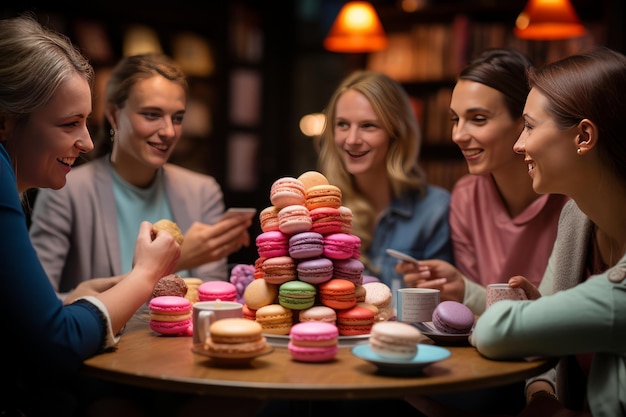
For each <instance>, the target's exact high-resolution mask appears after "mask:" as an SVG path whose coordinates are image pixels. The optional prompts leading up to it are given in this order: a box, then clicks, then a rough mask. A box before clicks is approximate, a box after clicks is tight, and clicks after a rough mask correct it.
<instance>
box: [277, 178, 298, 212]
mask: <svg viewBox="0 0 626 417" xmlns="http://www.w3.org/2000/svg"><path fill="white" fill-rule="evenodd" d="M270 201H271V202H272V204H273V205H274V206H276V207H277V208H278V209H279V210H280V209H282V208H283V207H287V206H291V205H294V204H299V205H304V202H305V190H304V184H303V183H302V181H300V180H299V179H297V178H293V177H282V178H279V179H277V180H276V181H274V183H273V184H272V186H271V188H270Z"/></svg>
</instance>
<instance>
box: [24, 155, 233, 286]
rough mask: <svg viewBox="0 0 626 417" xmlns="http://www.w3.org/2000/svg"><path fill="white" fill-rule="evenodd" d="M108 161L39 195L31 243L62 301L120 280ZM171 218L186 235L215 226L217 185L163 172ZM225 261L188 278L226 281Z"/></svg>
mask: <svg viewBox="0 0 626 417" xmlns="http://www.w3.org/2000/svg"><path fill="white" fill-rule="evenodd" d="M108 158H109V156H108V155H107V156H105V157H102V158H98V159H95V160H93V161H91V162H89V163H86V164H83V165H81V166H79V167H76V168H75V169H73V170H72V171H71V172H70V173H69V174H68V176H67V184H66V185H65V187H63V188H61V189H59V190H50V189H42V190H40V191H39V194H38V195H37V198H36V200H35V203H34V208H33V212H32V218H31V220H32V224H31V227H30V237H31V240H32V242H33V245H34V247H35V249H36V250H37V254H38V256H39V259H40V260H41V263H42V265H43V267H44V269H45V270H46V273H47V274H48V277H49V279H50V282H51V283H52V285H53V287H54V288H55V290H56V291H57V293H59V295H60V296H61V297H64V294H65V293H67V292H69V291H70V290H72V289H73V288H75V287H76V285H78V284H79V283H80V282H81V281H84V280H87V279H91V278H97V277H110V276H114V275H120V274H121V273H122V271H121V257H120V247H119V235H118V226H117V212H116V207H115V198H114V196H113V177H112V173H111V169H112V167H111V165H110V163H109V160H108ZM163 169H164V179H165V190H166V193H167V196H168V199H169V202H170V206H171V209H172V214H173V216H174V218H173V219H172V220H173V221H175V222H176V223H177V224H178V226H179V227H180V229H181V230H182V231H183V233H185V232H186V231H187V229H189V227H190V226H191V224H192V223H193V222H194V221H199V222H203V223H207V224H213V223H215V222H217V221H218V220H219V218H220V216H221V214H222V213H223V212H224V200H223V193H222V190H221V187H220V185H219V184H218V183H217V181H216V180H215V179H214V178H213V177H211V176H208V175H204V174H200V173H197V172H194V171H191V170H188V169H185V168H182V167H179V166H176V165H173V164H166V165H165V166H164V167H163ZM226 262H227V260H226V258H224V259H222V260H220V261H216V262H211V263H208V264H204V265H201V266H199V267H197V268H194V269H192V270H190V271H189V274H190V276H192V277H198V278H201V279H202V280H204V281H207V280H226V279H228V277H227V264H226Z"/></svg>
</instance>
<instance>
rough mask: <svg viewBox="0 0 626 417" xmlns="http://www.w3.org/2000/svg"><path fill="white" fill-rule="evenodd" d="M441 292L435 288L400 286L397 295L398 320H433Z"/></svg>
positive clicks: (411, 321)
mask: <svg viewBox="0 0 626 417" xmlns="http://www.w3.org/2000/svg"><path fill="white" fill-rule="evenodd" d="M439 293H440V291H439V290H436V289H433V288H400V289H399V290H398V297H397V307H398V321H403V322H407V323H414V322H423V321H431V320H432V318H433V311H434V310H435V308H436V307H437V305H438V304H439Z"/></svg>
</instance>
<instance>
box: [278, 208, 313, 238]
mask: <svg viewBox="0 0 626 417" xmlns="http://www.w3.org/2000/svg"><path fill="white" fill-rule="evenodd" d="M278 230H280V231H281V232H283V233H285V234H287V235H290V236H291V235H294V234H296V233H301V232H306V231H309V230H311V216H310V215H309V210H308V209H307V208H306V207H304V206H301V205H297V204H296V205H291V206H287V207H283V208H282V209H280V211H279V212H278Z"/></svg>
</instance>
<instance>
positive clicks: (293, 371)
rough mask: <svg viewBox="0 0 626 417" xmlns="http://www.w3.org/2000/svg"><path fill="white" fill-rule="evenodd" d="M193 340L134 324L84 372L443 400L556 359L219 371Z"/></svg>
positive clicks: (205, 389) (456, 352)
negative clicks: (386, 370)
mask: <svg viewBox="0 0 626 417" xmlns="http://www.w3.org/2000/svg"><path fill="white" fill-rule="evenodd" d="M191 347H192V338H191V337H171V336H169V337H168V336H159V335H157V334H156V333H154V332H152V331H151V330H150V329H149V327H148V324H147V322H146V321H145V320H143V319H140V318H134V319H132V320H131V321H130V322H129V324H128V325H127V327H126V329H125V331H124V334H123V335H122V338H121V341H120V343H119V345H118V347H117V348H116V350H115V351H112V352H106V353H102V354H100V355H97V356H94V357H92V358H90V359H88V360H86V361H85V363H84V366H83V368H82V372H83V373H84V374H85V375H89V376H92V377H96V378H101V379H104V380H109V381H114V382H118V383H123V384H129V385H135V386H140V387H145V388H153V389H160V390H166V391H173V392H185V393H193V394H200V395H202V394H207V395H220V396H237V397H248V398H257V399H292V400H338V399H382V398H402V397H405V396H407V395H416V394H426V395H432V394H444V393H452V392H458V391H464V390H470V389H481V388H488V387H494V386H499V385H504V384H509V383H513V382H517V381H522V380H524V379H526V378H528V377H531V376H534V375H536V374H539V373H541V372H543V371H545V370H547V369H549V368H550V367H551V366H553V365H554V364H555V361H553V360H537V361H492V360H488V359H485V358H483V357H482V356H481V355H480V354H478V352H477V351H476V349H475V348H474V347H471V346H462V347H454V346H450V347H447V348H448V349H449V350H450V351H451V353H452V354H451V356H450V357H449V358H447V359H444V360H442V361H440V362H435V363H433V364H431V365H428V366H426V367H425V368H424V369H423V370H422V372H421V373H420V374H418V375H411V376H388V375H384V374H380V373H378V371H377V369H378V368H377V367H376V366H374V365H372V364H370V363H369V362H367V361H365V360H363V359H361V358H358V357H356V356H354V355H353V354H352V353H351V348H350V347H342V348H340V349H339V353H338V354H337V357H336V359H335V360H334V361H332V362H328V363H301V362H296V361H293V360H292V359H291V357H290V356H289V353H288V351H287V349H286V348H285V347H279V346H276V347H274V350H273V351H272V352H271V353H269V354H266V355H264V356H260V357H257V358H255V359H254V360H252V362H250V363H249V364H248V365H245V366H243V367H236V368H228V367H220V366H216V365H215V363H214V362H213V360H212V359H211V358H208V357H206V356H203V355H200V354H197V353H193V352H192V351H191Z"/></svg>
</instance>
